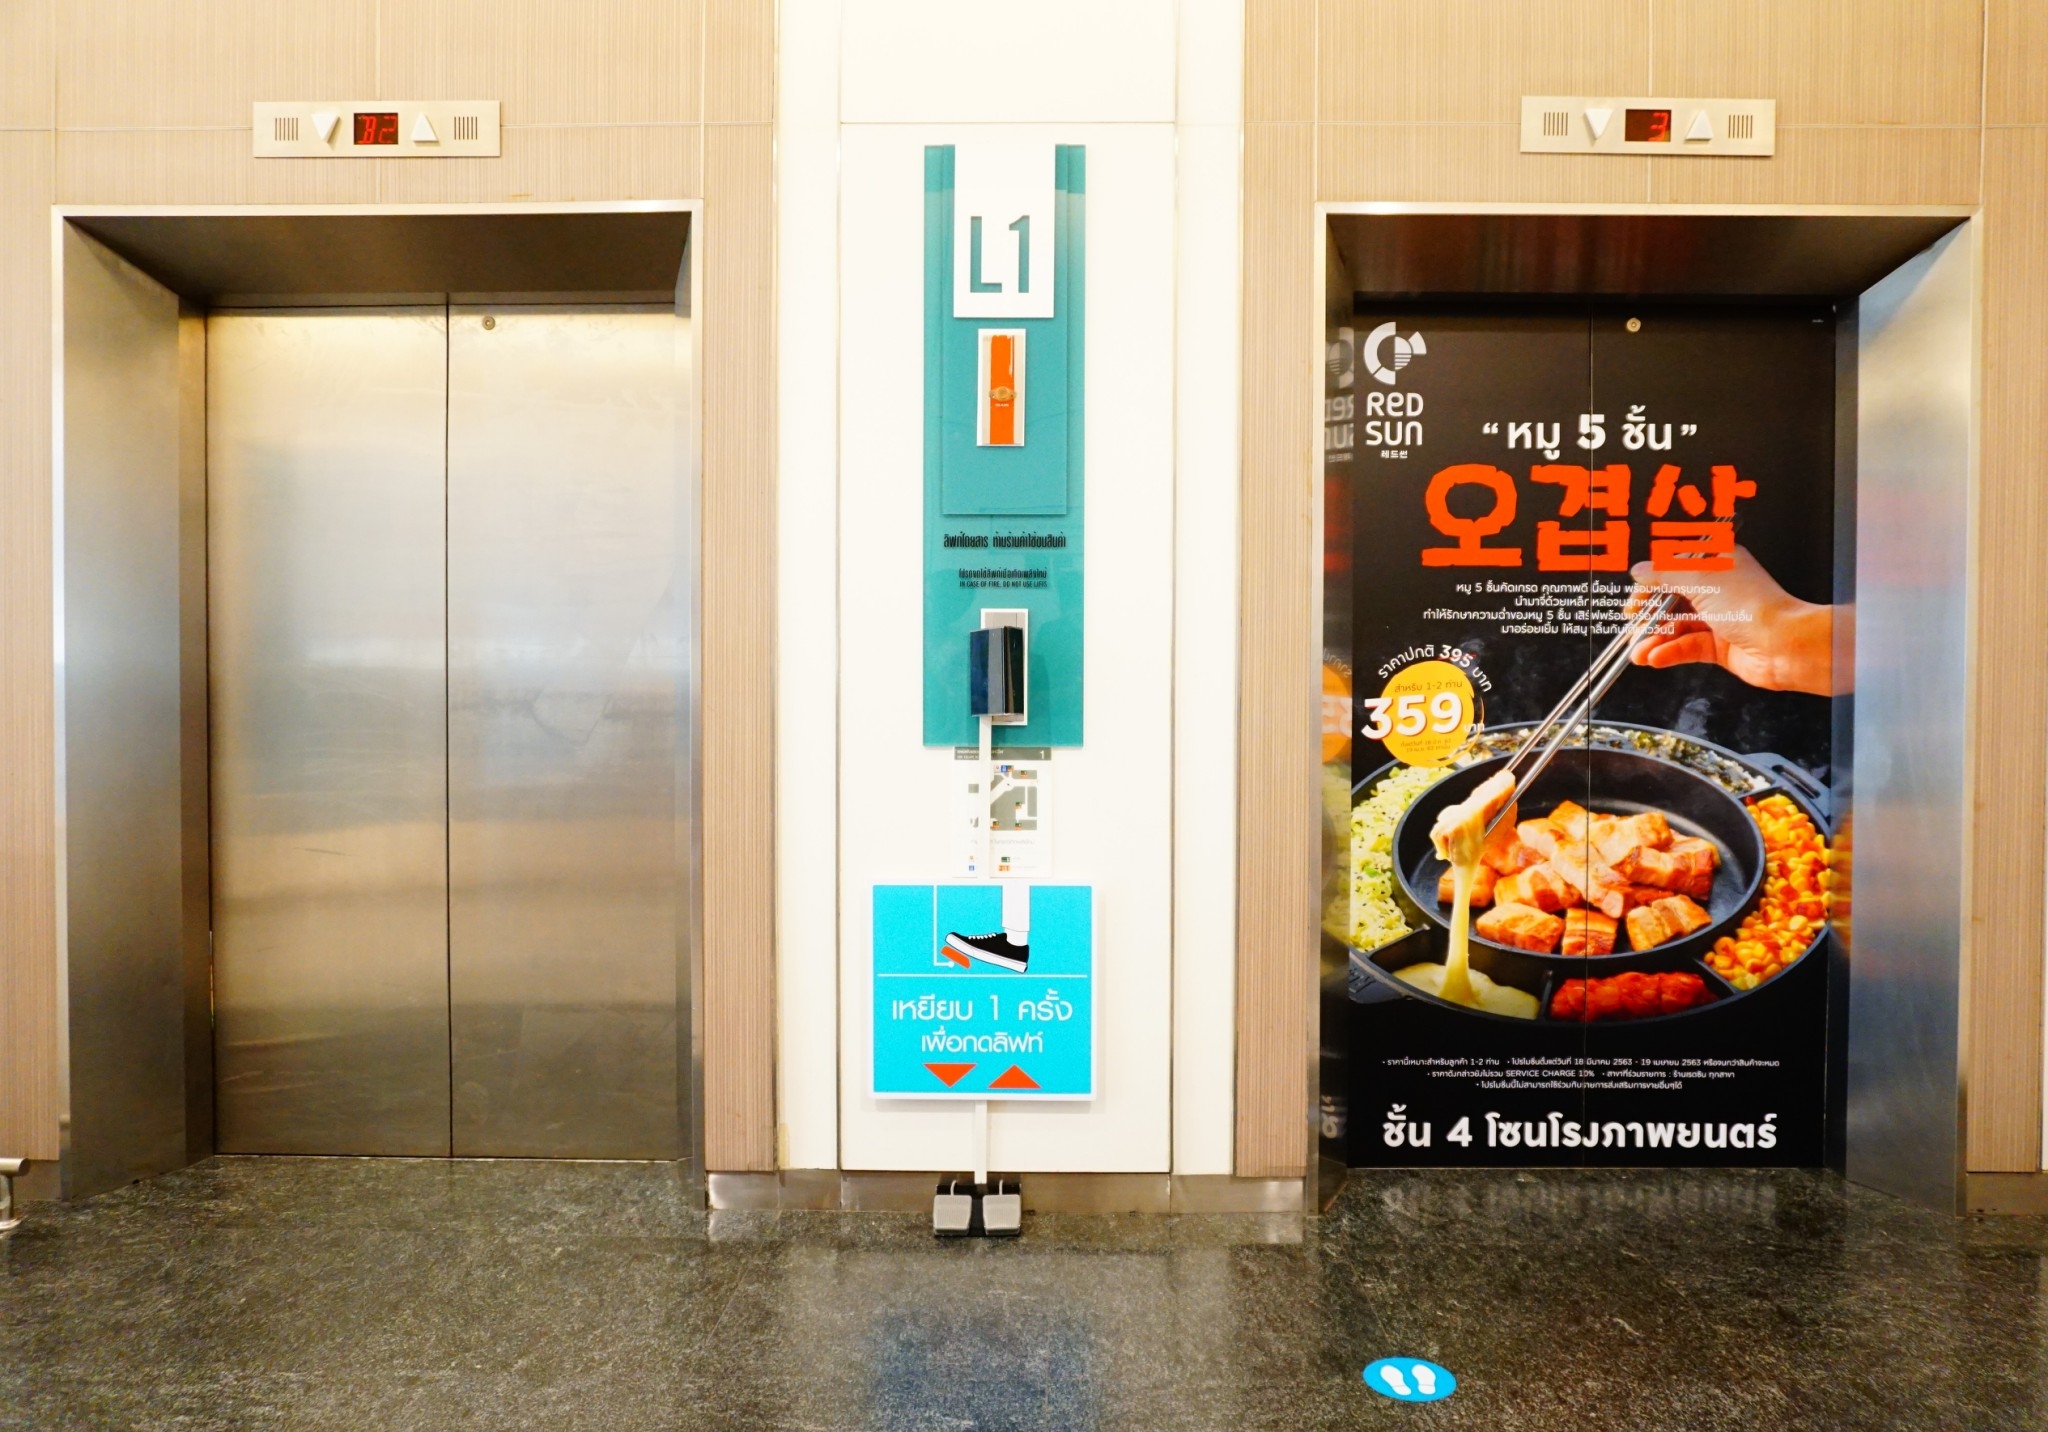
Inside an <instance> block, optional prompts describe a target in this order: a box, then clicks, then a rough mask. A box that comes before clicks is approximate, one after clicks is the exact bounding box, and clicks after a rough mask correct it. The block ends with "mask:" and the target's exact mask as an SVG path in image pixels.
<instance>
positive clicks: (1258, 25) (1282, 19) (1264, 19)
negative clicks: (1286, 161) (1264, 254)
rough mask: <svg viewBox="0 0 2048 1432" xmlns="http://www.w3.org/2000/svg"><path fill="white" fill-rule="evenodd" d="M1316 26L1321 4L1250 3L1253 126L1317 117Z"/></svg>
mask: <svg viewBox="0 0 2048 1432" xmlns="http://www.w3.org/2000/svg"><path fill="white" fill-rule="evenodd" d="M1316 23H1317V15H1316V0H1245V14H1244V31H1245V33H1244V117H1245V122H1246V123H1247V124H1259V123H1263V122H1265V121H1267V120H1302V119H1314V118H1315V117H1316ZM1246 192H1247V193H1249V192H1250V191H1249V190H1247V191H1246Z"/></svg>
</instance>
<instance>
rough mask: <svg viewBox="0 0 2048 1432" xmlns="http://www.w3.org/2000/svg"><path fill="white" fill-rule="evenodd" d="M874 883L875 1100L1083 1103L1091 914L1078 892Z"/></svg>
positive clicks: (1091, 1070)
mask: <svg viewBox="0 0 2048 1432" xmlns="http://www.w3.org/2000/svg"><path fill="white" fill-rule="evenodd" d="M1029 911H1030V915H1029V920H1030V924H1029V926H1028V928H1026V927H1018V928H1015V929H1009V930H1006V929H1004V927H1003V889H1002V887H1001V886H999V885H877V886H876V887H875V908H874V922H875V923H874V941H875V1049H874V1093H875V1097H876V1098H878V1099H1090V1098H1093V1097H1094V1096H1095V980H1094V974H1095V911H1094V892H1093V891H1092V890H1091V889H1090V888H1089V887H1088V886H1086V885H1033V886H1031V887H1029Z"/></svg>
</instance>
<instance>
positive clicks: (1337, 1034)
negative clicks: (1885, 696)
mask: <svg viewBox="0 0 2048 1432" xmlns="http://www.w3.org/2000/svg"><path fill="white" fill-rule="evenodd" d="M1329 336H1330V344H1329V349H1328V357H1329V361H1328V364H1327V368H1326V372H1325V378H1324V383H1325V399H1326V405H1325V406H1326V411H1325V423H1326V429H1325V473H1326V511H1325V531H1326V542H1325V553H1324V559H1325V562H1324V570H1325V583H1324V585H1325V593H1324V597H1325V610H1324V630H1325V648H1326V650H1325V658H1324V659H1325V668H1324V673H1323V686H1324V692H1325V698H1326V699H1325V720H1326V729H1325V734H1324V738H1323V761H1324V777H1325V806H1326V820H1327V838H1326V845H1327V854H1328V861H1327V865H1326V881H1325V888H1324V929H1325V937H1326V939H1325V946H1326V949H1327V950H1328V951H1329V952H1330V954H1331V956H1332V958H1331V959H1329V960H1328V961H1326V970H1327V972H1328V976H1327V978H1326V980H1325V1000H1324V1011H1325V1012H1324V1031H1325V1032H1324V1040H1323V1044H1324V1061H1325V1062H1324V1073H1323V1110H1322V1113H1323V1120H1322V1122H1323V1134H1324V1140H1325V1151H1326V1152H1327V1153H1329V1154H1331V1155H1332V1156H1340V1157H1342V1158H1344V1159H1345V1160H1346V1161H1347V1162H1349V1163H1351V1164H1353V1165H1355V1166H1380V1167H1410V1166H1443V1165H1530V1166H1533V1165H1604V1166H1617V1165H1749V1166H1755V1165H1817V1164H1822V1163H1827V1162H1832V1161H1834V1156H1833V1149H1834V1147H1835V1137H1834V1136H1838V1134H1839V1126H1840V1118H1839V1116H1838V1114H1836V1113H1835V1112H1833V1111H1834V1110H1835V1109H1836V1108H1837V1107H1838V1100H1839V1089H1840V1080H1839V1078H1838V1077H1836V1076H1835V1074H1834V1073H1833V1071H1834V1070H1835V1069H1836V1068H1837V1067H1838V1065H1839V1049H1838V1048H1836V1047H1835V1045H1836V1044H1837V1043H1838V1041H1837V1040H1836V1038H1835V1033H1834V1025H1833V1022H1832V1021H1831V1008H1834V1007H1837V1006H1831V1001H1830V988H1831V984H1832V985H1833V986H1834V991H1835V993H1836V994H1837V995H1838V996H1839V995H1840V993H1841V992H1842V987H1843V981H1844V979H1845V976H1844V975H1842V974H1840V973H1836V972H1833V971H1831V968H1830V966H1831V964H1833V963H1834V959H1835V957H1834V950H1833V937H1832V935H1831V934H1830V930H1829V925H1828V915H1829V908H1828V907H1829V896H1828V887H1829V885H1830V884H1831V880H1830V876H1829V873H1828V861H1829V859H1830V858H1831V857H1830V852H1829V841H1830V826H1829V811H1830V801H1829V791H1830V785H1831V782H1832V780H1833V778H1834V775H1835V773H1834V772H1833V770H1832V769H1831V756H1832V746H1831V740H1832V731H1833V724H1834V723H1833V704H1834V698H1835V696H1836V695H1837V694H1838V691H1837V683H1836V681H1835V676H1834V670H1835V666H1834V661H1833V655H1834V626H1835V621H1834V617H1835V612H1834V608H1833V607H1832V606H1831V605H1830V603H1831V600H1832V597H1833V589H1834V571H1835V562H1834V555H1835V554H1834V534H1835V521H1836V503H1835V414H1836V356H1835V340H1836V334H1835V317H1834V314H1833V313H1832V311H1831V310H1829V309H1826V308H1824V307H1816V306H1813V305H1810V304H1808V305H1797V306H1793V305H1785V306H1770V307H1754V308H1740V309H1735V308H1720V309H1715V308H1675V307H1670V306H1657V305H1640V306H1613V307H1609V306H1601V307H1598V308H1594V309H1588V308H1587V307H1585V306H1583V305H1579V306H1571V307H1565V306H1551V307H1546V308H1534V307H1531V308H1524V309H1499V308H1488V309H1484V310H1481V309H1466V308H1457V307H1449V306H1443V307H1436V308H1425V307H1420V306H1400V305H1390V306H1383V307H1375V306H1373V305H1372V304H1371V303H1370V302H1368V301H1366V300H1363V299H1361V300H1360V301H1359V302H1358V304H1357V307H1356V311H1355V312H1354V314H1353V315H1352V317H1351V319H1350V321H1349V322H1347V323H1341V324H1333V325H1332V329H1331V332H1330V335H1329ZM1624 628H1627V629H1628V632H1629V633H1630V634H1628V635H1624ZM1603 658H1606V660H1603ZM1844 665H1845V668H1846V663H1845V664H1844ZM1589 676H1590V677H1591V678H1592V679H1591V680H1590V681H1588V680H1586V679H1587V678H1589ZM1610 682H1611V684H1610ZM1581 685H1584V686H1586V687H1587V689H1588V691H1589V692H1590V693H1591V694H1592V695H1593V696H1594V697H1595V698H1596V699H1595V700H1594V702H1593V704H1592V707H1591V711H1590V715H1582V716H1581V717H1580V719H1578V720H1572V719H1570V718H1569V717H1566V718H1564V719H1562V720H1560V721H1558V722H1556V723H1554V724H1553V726H1552V727H1550V728H1548V730H1547V731H1546V732H1545V734H1544V735H1543V736H1542V738H1541V739H1539V740H1537V741H1535V742H1534V743H1533V744H1530V737H1531V734H1532V732H1536V731H1537V730H1538V729H1539V728H1540V727H1542V726H1543V723H1544V721H1545V718H1546V717H1547V716H1550V715H1551V714H1552V713H1553V711H1554V709H1555V708H1556V707H1558V705H1559V704H1560V702H1561V701H1563V700H1564V699H1565V698H1566V697H1567V696H1568V695H1569V694H1571V693H1572V692H1573V690H1574V688H1575V686H1581ZM1841 694H1846V692H1843V693H1841ZM1581 710H1583V707H1582V708H1581ZM1559 728H1561V730H1562V735H1561V739H1559V740H1558V741H1557V742H1556V750H1555V753H1554V754H1553V755H1552V756H1551V758H1550V760H1549V761H1548V763H1547V764H1546V765H1544V766H1542V768H1541V770H1540V773H1538V774H1535V775H1534V776H1533V778H1530V777H1529V776H1528V773H1529V772H1530V771H1531V770H1532V768H1534V767H1535V766H1536V764H1537V758H1538V757H1539V756H1540V754H1541V752H1542V751H1543V750H1544V749H1545V748H1546V747H1547V746H1549V745H1550V744H1551V740H1550V737H1551V736H1552V735H1555V734H1557V733H1558V730H1559ZM1525 744H1528V745H1529V749H1527V750H1526V751H1525V750H1524V747H1525ZM1518 755H1519V759H1517V757H1518ZM1503 770H1506V771H1508V773H1509V774H1510V775H1512V776H1515V777H1517V778H1518V779H1521V780H1523V781H1524V782H1525V784H1523V785H1522V786H1521V788H1520V791H1519V798H1518V800H1517V801H1516V802H1515V805H1514V808H1513V809H1507V810H1499V804H1498V800H1496V801H1495V802H1494V804H1493V805H1492V806H1490V807H1488V808H1487V809H1486V810H1484V811H1479V810H1476V809H1474V810H1468V809H1467V807H1466V806H1465V805H1464V804H1463V803H1465V802H1466V799H1467V798H1468V797H1474V795H1475V792H1477V793H1478V796H1477V799H1482V800H1483V799H1484V798H1485V797H1486V795H1487V794H1488V792H1498V793H1504V792H1505V790H1506V789H1507V783H1506V782H1494V783H1491V784H1487V789H1486V790H1485V791H1482V790H1481V789H1480V788H1481V786H1482V784H1486V783H1488V780H1489V777H1492V776H1494V775H1496V774H1497V773H1499V772H1501V771H1503ZM1453 807H1456V808H1457V809H1456V810H1453ZM1496 810H1499V818H1498V819H1490V817H1492V816H1493V815H1494V813H1495V811H1496ZM1447 811H1449V812H1450V814H1449V815H1446V812H1447ZM1460 817H1469V819H1467V820H1466V823H1465V826H1464V830H1465V839H1466V845H1465V847H1464V851H1465V855H1464V865H1465V870H1466V872H1467V875H1466V882H1467V884H1468V886H1469V889H1468V892H1467V898H1468V902H1469V904H1468V912H1467V917H1466V918H1467V920H1468V921H1469V932H1468V935H1467V937H1466V938H1465V939H1463V940H1462V941H1461V940H1460V939H1459V938H1458V935H1457V932H1456V927H1457V925H1458V923H1459V920H1458V911H1457V909H1456V906H1457V892H1456V889H1455V887H1456V884H1457V883H1458V882H1457V878H1456V876H1455V875H1454V874H1453V872H1452V871H1451V869H1450V868H1449V866H1448V865H1447V863H1446V857H1447V856H1448V857H1449V858H1453V859H1455V858H1458V857H1459V845H1458V839H1457V837H1456V836H1455V834H1454V833H1453V832H1452V829H1451V828H1452V826H1453V825H1454V824H1456V823H1457V821H1458V819H1459V818H1460ZM1440 818H1441V819H1440ZM1433 827H1435V828H1436V838H1434V839H1433V837H1432V828H1433Z"/></svg>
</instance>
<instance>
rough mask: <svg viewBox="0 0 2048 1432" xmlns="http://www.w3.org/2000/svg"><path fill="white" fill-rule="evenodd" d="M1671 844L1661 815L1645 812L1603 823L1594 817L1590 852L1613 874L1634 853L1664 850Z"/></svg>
mask: <svg viewBox="0 0 2048 1432" xmlns="http://www.w3.org/2000/svg"><path fill="white" fill-rule="evenodd" d="M1671 840H1672V836H1671V822H1669V821H1667V820H1666V819H1664V813H1663V812H1662V811H1655V810H1646V811H1641V812H1638V813H1637V814H1635V815H1631V816H1615V817H1610V818H1606V819H1602V818H1600V817H1598V816H1596V817H1594V822H1593V849H1595V850H1597V851H1598V852H1600V858H1601V859H1602V860H1604V861H1606V862H1607V863H1608V864H1609V865H1611V866H1613V867H1614V868H1615V869H1616V870H1621V869H1622V866H1623V864H1624V863H1625V862H1626V861H1627V860H1628V858H1629V857H1630V856H1631V855H1632V854H1634V853H1635V852H1636V851H1637V850H1640V849H1647V850H1668V849H1669V848H1670V846H1671Z"/></svg>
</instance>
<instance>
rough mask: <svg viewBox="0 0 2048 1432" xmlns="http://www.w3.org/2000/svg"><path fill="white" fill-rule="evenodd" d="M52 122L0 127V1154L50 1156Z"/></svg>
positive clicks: (53, 1119) (53, 1043) (53, 1014)
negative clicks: (19, 127)
mask: <svg viewBox="0 0 2048 1432" xmlns="http://www.w3.org/2000/svg"><path fill="white" fill-rule="evenodd" d="M52 167H53V166H52V162H51V137H50V134H49V132H48V131H47V130H44V131H36V130H15V131H9V132H5V133H0V772H5V776H4V778H0V1155H5V1156H8V1157H27V1158H42V1159H49V1158H55V1157H56V1156H57V1118H58V1102H57V1100H58V1087H57V1072H58V1071H57V965H56V960H55V958H54V954H55V951H56V901H55V898H54V889H53V882H54V881H55V878H56V864H55V845H54V838H53V836H54V829H55V823H56V813H55V769H56V767H55V753H54V745H53V740H52V732H53V730H54V727H53V725H52V714H53V713H52V701H51V668H50V590H51V579H52V574H51V565H50V194H51V189H52V184H53V176H52Z"/></svg>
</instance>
